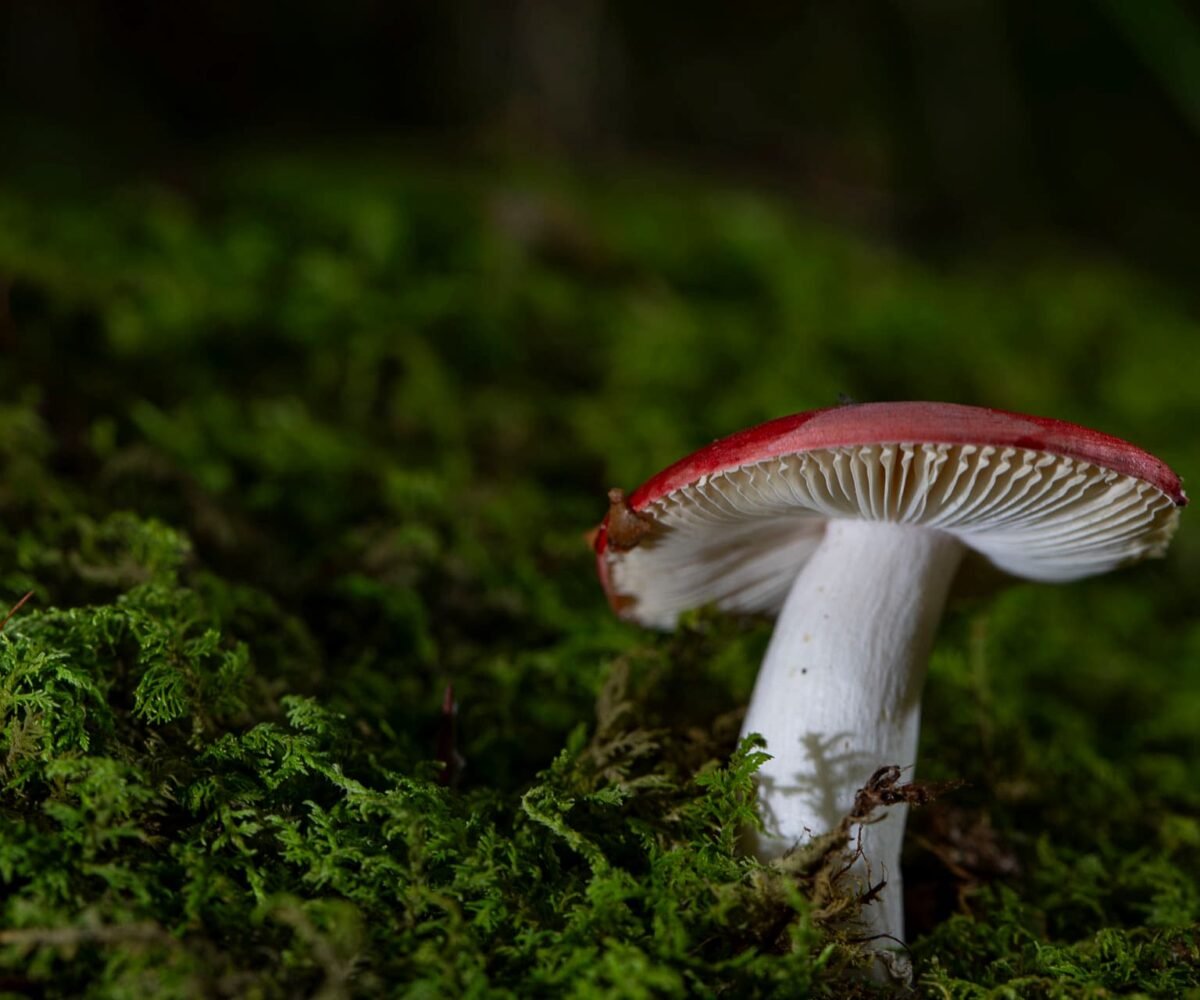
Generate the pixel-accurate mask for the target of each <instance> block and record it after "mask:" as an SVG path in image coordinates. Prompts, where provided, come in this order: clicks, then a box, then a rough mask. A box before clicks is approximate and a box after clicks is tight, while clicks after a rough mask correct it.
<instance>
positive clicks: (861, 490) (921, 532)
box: [595, 402, 1187, 949]
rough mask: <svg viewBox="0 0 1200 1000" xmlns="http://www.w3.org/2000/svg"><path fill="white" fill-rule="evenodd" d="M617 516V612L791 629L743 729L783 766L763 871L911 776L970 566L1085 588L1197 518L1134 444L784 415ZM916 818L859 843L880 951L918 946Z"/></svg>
mask: <svg viewBox="0 0 1200 1000" xmlns="http://www.w3.org/2000/svg"><path fill="white" fill-rule="evenodd" d="M609 499H610V504H611V508H610V511H609V514H608V516H607V517H606V518H605V519H604V521H603V523H601V525H600V527H599V530H598V532H597V534H596V539H595V549H596V554H597V565H598V571H599V576H600V580H601V583H602V584H603V586H604V589H605V592H606V593H607V595H608V598H609V601H610V603H611V605H612V607H613V609H614V610H615V611H616V612H617V613H618V614H619V615H620V616H621V617H623V618H627V619H629V620H631V621H635V622H639V623H641V624H643V625H648V626H652V627H656V628H662V629H669V628H671V627H672V626H674V624H675V622H676V619H677V618H678V616H679V615H680V613H681V612H683V611H685V610H687V609H689V608H694V607H697V606H700V605H705V604H715V605H716V606H717V607H718V608H722V609H726V610H729V611H734V612H748V613H761V612H766V613H768V614H775V615H777V616H778V618H777V622H776V625H775V631H774V634H773V635H772V637H771V641H770V645H769V646H768V648H767V653H766V657H765V659H764V660H763V663H762V667H761V669H760V671H759V675H758V680H757V682H756V684H755V687H754V694H753V697H752V699H751V702H750V707H749V710H748V711H747V713H746V719H745V723H744V725H743V727H742V731H743V734H748V733H760V734H762V735H763V736H764V737H765V738H766V741H767V750H768V752H769V753H771V754H772V757H771V759H770V760H769V761H768V762H767V763H766V764H764V765H763V767H762V769H761V771H760V772H759V803H760V809H761V813H762V816H763V820H764V830H763V831H762V832H761V833H757V834H755V835H754V843H753V849H754V851H755V853H756V854H757V855H758V857H759V858H761V859H763V860H764V861H770V860H772V859H775V858H778V857H780V856H781V855H783V854H785V853H787V852H789V851H790V850H792V849H793V848H794V847H795V846H797V845H800V844H803V843H804V842H805V840H806V839H807V838H810V837H813V836H816V835H819V834H822V833H826V832H828V831H830V830H833V829H834V828H835V827H836V826H837V824H838V822H839V820H840V819H841V818H842V817H844V816H846V815H848V814H849V813H850V810H851V808H852V807H853V805H854V799H855V792H856V790H857V789H859V788H861V787H863V786H864V785H865V784H866V783H867V781H868V779H869V778H870V777H871V775H872V774H874V773H875V772H876V771H877V770H878V769H879V768H880V767H885V766H887V767H891V766H899V767H903V768H909V767H911V766H912V765H913V764H914V762H915V760H916V755H917V742H918V729H919V725H920V716H921V689H922V687H923V684H924V678H925V666H926V660H927V658H928V655H929V651H930V648H931V646H932V644H933V637H934V633H935V631H936V629H937V625H938V620H939V618H940V617H941V614H942V609H943V606H944V604H945V602H946V597H947V594H948V592H949V590H950V586H951V583H952V581H953V580H954V577H955V574H956V572H957V570H958V568H959V564H960V563H961V562H962V560H963V557H964V555H966V554H968V553H976V554H978V555H979V556H982V557H984V558H985V559H986V560H987V561H988V562H990V563H991V564H992V565H993V566H994V567H996V568H998V569H999V570H1002V571H1004V572H1005V573H1007V574H1011V575H1013V576H1016V577H1020V578H1024V579H1029V580H1040V581H1047V582H1061V581H1068V580H1075V579H1079V578H1081V577H1085V576H1090V575H1092V574H1096V573H1103V572H1106V571H1108V570H1110V569H1113V568H1115V567H1117V566H1123V565H1125V564H1127V563H1131V562H1136V561H1137V560H1140V559H1143V558H1146V557H1149V556H1160V555H1162V554H1163V553H1164V551H1165V549H1166V547H1167V543H1168V541H1169V540H1170V538H1171V535H1172V533H1173V532H1174V530H1175V526H1176V523H1177V521H1178V516H1179V511H1178V508H1180V507H1183V506H1184V505H1185V504H1186V503H1187V497H1186V496H1185V495H1184V492H1183V489H1182V487H1181V485H1180V481H1179V477H1178V476H1177V475H1176V474H1175V473H1174V472H1172V471H1171V469H1170V468H1168V467H1167V466H1166V465H1165V464H1164V463H1163V462H1161V461H1159V460H1158V459H1156V458H1154V457H1153V456H1151V455H1149V454H1147V453H1146V452H1144V451H1142V450H1141V449H1139V448H1136V447H1134V446H1133V445H1131V444H1128V443H1127V442H1125V441H1122V440H1120V439H1118V438H1114V437H1110V436H1109V435H1107V434H1102V433H1099V432H1097V431H1093V430H1088V429H1086V428H1083V427H1079V426H1076V425H1074V424H1069V423H1065V422H1063V421H1059V420H1051V419H1047V418H1044V417H1029V416H1021V415H1019V414H1015V413H1007V412H1003V411H999V410H991V409H983V408H979V407H972V406H960V405H955V404H950V403H922V402H909V403H866V404H853V405H847V406H840V407H836V408H833V409H826V410H816V411H812V412H808V413H799V414H795V415H793V416H789V417H782V418H780V419H778V420H773V421H770V422H769V423H765V424H762V425H760V426H758V427H753V428H751V429H749V430H745V431H741V432H740V433H737V434H734V435H732V436H730V437H727V438H723V439H721V440H719V441H716V442H714V443H712V444H710V445H708V446H707V447H705V448H701V449H700V450H699V451H697V452H695V453H694V454H692V455H689V456H688V457H686V458H684V459H682V460H680V461H679V462H676V463H675V464H674V465H672V466H670V467H669V468H667V469H665V470H664V471H662V472H660V473H659V474H658V475H656V476H654V477H652V478H651V479H649V480H647V481H646V482H645V483H643V484H642V486H640V487H639V488H638V489H637V490H635V491H634V492H633V494H632V495H630V496H629V498H628V499H626V498H625V496H624V495H623V494H622V493H621V491H619V490H614V491H612V492H611V493H610V494H609ZM905 813H906V806H904V805H903V804H899V805H896V806H893V807H891V808H890V809H889V810H888V812H887V813H886V814H885V815H884V816H883V817H882V819H880V820H878V821H877V822H872V823H869V824H862V825H860V826H858V827H857V829H855V830H854V831H853V835H854V837H855V838H856V839H855V843H856V844H858V845H861V851H856V852H855V857H854V860H853V862H852V865H851V871H852V872H853V873H854V874H855V876H856V878H857V879H858V881H859V882H860V884H862V885H863V886H864V896H865V898H869V899H871V900H872V902H871V904H870V905H868V906H865V907H864V912H863V918H862V919H863V921H864V923H865V925H866V926H865V931H866V934H867V936H868V937H870V938H873V939H875V940H876V941H877V942H879V943H877V944H876V945H875V947H876V948H880V949H882V948H886V947H890V946H891V942H889V943H888V944H883V943H882V942H885V941H887V940H888V939H893V941H894V942H895V943H899V944H902V943H903V939H904V915H903V899H902V891H901V878H900V846H901V841H902V839H903V835H904V821H905ZM880 882H886V888H884V889H883V890H881V891H880V892H877V893H876V892H871V893H866V892H865V888H866V887H867V886H875V887H877V886H878V883H880Z"/></svg>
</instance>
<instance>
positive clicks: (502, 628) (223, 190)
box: [0, 157, 1200, 998]
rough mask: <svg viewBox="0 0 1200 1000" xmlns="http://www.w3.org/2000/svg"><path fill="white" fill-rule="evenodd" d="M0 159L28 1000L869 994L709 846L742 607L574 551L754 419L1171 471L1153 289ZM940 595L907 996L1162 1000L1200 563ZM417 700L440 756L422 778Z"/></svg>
mask: <svg viewBox="0 0 1200 1000" xmlns="http://www.w3.org/2000/svg"><path fill="white" fill-rule="evenodd" d="M196 176H197V178H198V180H197V183H196V184H195V185H192V186H189V189H188V193H183V192H180V191H171V190H167V189H166V188H164V187H162V186H156V185H132V186H130V187H129V188H128V189H125V190H110V191H98V192H96V193H95V196H94V197H93V198H91V199H90V200H89V201H88V202H86V203H83V202H79V201H72V200H70V199H69V198H67V197H65V196H60V195H57V194H55V193H54V192H46V191H38V190H35V189H31V188H17V187H13V186H7V187H5V186H3V185H0V289H2V290H3V296H2V297H0V303H3V304H4V308H0V350H2V351H3V352H4V362H5V363H4V364H3V366H0V397H2V398H3V399H5V400H7V402H6V403H5V404H4V406H3V407H0V525H2V526H3V527H2V530H0V583H2V584H3V587H2V589H0V595H4V596H3V599H4V600H6V601H7V602H8V603H10V604H11V603H14V602H15V601H16V600H17V599H18V598H19V597H20V596H21V594H23V593H24V592H25V591H26V590H29V589H32V590H33V591H34V592H35V597H34V599H33V600H32V601H31V603H29V604H27V605H26V606H25V607H24V608H22V609H21V610H20V611H19V612H18V613H17V614H16V615H15V616H14V617H13V619H12V620H11V621H10V622H9V623H8V625H7V626H6V627H5V628H4V630H3V632H0V881H2V882H3V887H4V892H3V893H2V894H0V927H2V928H3V929H0V981H2V982H3V984H4V988H7V989H11V990H13V991H15V992H16V993H17V994H18V995H19V994H21V993H22V992H24V993H29V992H35V993H36V992H39V991H40V992H41V993H43V994H44V995H49V996H67V995H92V996H129V997H140V996H146V995H163V996H175V995H179V996H183V995H189V996H194V995H197V994H199V995H206V996H207V995H212V996H262V997H274V996H278V997H291V996H297V995H309V994H315V995H323V996H327V997H334V996H348V995H354V996H359V995H361V996H368V995H380V994H384V995H397V996H399V995H404V996H411V997H422V996H428V997H435V996H436V997H440V996H457V995H469V996H498V997H502V996H510V997H522V996H532V995H570V996H613V997H650V996H656V997H657V996H681V997H682V996H801V995H815V996H831V997H850V996H854V995H858V994H866V993H869V992H870V989H871V988H870V986H869V984H868V983H867V982H866V981H864V980H863V979H862V977H861V971H860V970H861V963H860V960H859V957H858V956H857V955H856V953H855V950H854V948H853V947H852V945H850V944H849V943H847V942H846V940H845V935H844V933H843V929H841V928H840V927H839V926H838V923H837V920H836V919H833V918H832V917H831V914H830V911H829V910H828V908H826V907H822V906H820V905H815V904H814V901H813V896H814V894H813V891H812V890H813V886H814V885H815V884H816V882H815V881H814V880H815V879H817V877H818V874H817V873H814V872H813V871H812V870H805V869H801V870H798V871H793V872H792V873H791V874H790V875H788V876H786V877H784V876H780V875H779V874H778V873H775V874H773V875H772V874H768V873H764V872H763V871H762V870H761V869H760V868H759V867H758V866H757V865H756V864H755V863H753V862H751V861H749V860H748V859H746V858H744V857H742V856H741V854H740V852H739V851H738V847H737V836H738V831H739V829H740V828H741V827H742V825H743V824H744V823H746V822H749V821H751V818H752V817H751V808H752V806H751V803H752V797H751V788H752V772H753V769H754V767H755V764H756V762H757V761H758V760H759V759H760V758H759V756H758V754H759V750H758V749H757V748H756V747H755V746H754V745H752V744H749V743H747V744H743V745H741V746H739V745H738V743H737V739H736V737H737V731H738V715H737V711H738V709H739V707H740V706H742V705H744V704H745V701H746V699H747V697H748V695H749V690H750V686H751V684H752V683H753V677H754V671H755V667H756V664H757V663H758V661H759V659H760V658H761V656H762V652H763V648H764V645H765V642H766V638H767V634H768V628H767V627H766V626H765V625H764V624H763V623H755V622H739V621H732V620H729V619H725V618H721V617H719V616H714V615H711V614H707V613H698V614H696V615H694V616H692V617H690V618H689V619H688V621H687V622H686V623H685V625H684V627H682V628H681V629H680V631H679V632H678V633H677V634H676V635H673V636H656V635H649V634H646V633H643V632H641V631H640V630H637V629H634V628H631V627H629V626H626V625H623V624H620V623H618V622H616V621H615V620H614V619H613V617H612V615H611V614H610V612H609V610H608V608H607V607H606V606H605V605H604V602H603V599H602V597H601V595H600V593H599V589H598V587H597V586H596V584H595V581H594V567H593V565H592V560H591V556H590V554H589V552H588V551H587V547H586V545H585V544H584V541H583V537H582V536H583V533H584V532H585V531H586V529H587V528H588V527H590V526H591V525H592V524H594V523H595V522H596V520H598V518H599V517H600V516H601V514H602V513H603V509H604V503H603V496H604V489H605V488H606V487H608V486H611V485H622V486H625V487H630V486H633V485H635V484H636V483H637V482H638V481H640V480H641V479H643V478H645V477H646V476H647V475H649V474H650V473H651V472H653V471H654V470H655V469H657V468H659V467H661V466H662V465H663V464H665V463H666V462H668V461H670V460H672V459H674V458H677V457H679V455H681V454H683V453H684V452H686V451H687V450H689V449H691V448H693V447H695V446H697V445H699V444H701V443H703V442H704V441H706V440H709V439H711V438H712V437H715V436H718V435H720V434H722V433H726V432H728V431H730V430H733V429H735V428H737V427H740V426H743V425H745V424H747V423H750V422H752V421H754V420H757V419H761V418H766V417H770V416H775V415H778V414H781V413H785V412H791V411H795V410H800V409H805V408H809V407H814V406H820V405H827V404H829V403H831V402H833V401H834V400H835V399H836V397H837V394H838V393H839V392H845V393H848V394H849V395H851V396H853V397H855V398H858V399H864V400H866V399H876V398H880V399H882V398H946V399H952V400H958V401H962V402H969V403H978V404H985V405H995V406H1002V407H1006V408H1013V409H1028V410H1030V411H1033V412H1044V413H1048V414H1052V415H1056V416H1061V417H1065V418H1068V419H1076V420H1079V421H1082V422H1086V423H1092V424H1095V425H1096V426H1099V427H1101V428H1104V429H1106V430H1109V431H1112V432H1115V433H1118V434H1124V435H1127V436H1130V437H1134V438H1136V439H1138V440H1139V441H1140V442H1141V443H1143V444H1145V445H1147V446H1148V447H1150V448H1151V449H1152V450H1154V451H1155V452H1157V453H1158V454H1161V455H1162V456H1163V457H1165V458H1166V459H1167V460H1168V461H1170V462H1171V463H1172V464H1174V465H1175V466H1176V467H1177V468H1179V469H1181V470H1182V471H1184V472H1185V473H1186V472H1188V470H1190V469H1193V468H1196V467H1200V443H1198V439H1197V438H1196V436H1195V435H1194V434H1193V433H1191V429H1192V428H1193V427H1195V426H1196V424H1197V422H1198V421H1200V394H1198V393H1196V392H1195V390H1194V388H1193V387H1194V386H1195V385H1197V384H1200V356H1198V355H1197V354H1196V352H1195V351H1194V349H1193V345H1194V343H1195V342H1196V340H1197V334H1198V333H1200V327H1198V324H1197V322H1196V320H1195V317H1194V315H1193V313H1192V312H1191V311H1190V307H1189V306H1188V305H1187V304H1186V303H1181V302H1179V301H1177V300H1176V299H1175V297H1173V296H1172V294H1171V293H1169V292H1168V291H1167V290H1165V289H1162V288H1160V287H1157V286H1154V285H1152V284H1150V283H1148V282H1146V281H1144V280H1142V279H1140V278H1138V277H1137V276H1134V275H1130V274H1128V273H1126V272H1124V271H1122V270H1120V269H1119V268H1117V267H1115V266H1113V265H1112V264H1110V263H1107V262H1103V261H1095V260H1090V261H1089V260H1081V259H1078V258H1076V257H1073V256H1071V255H1070V254H1069V252H1068V251H1067V250H1063V249H1060V250H1058V251H1054V252H1047V251H1045V250H1042V251H1039V252H1037V253H1034V254H1033V255H1032V256H1031V255H1030V254H1029V253H1028V252H1027V249H1028V248H1018V252H1017V253H1015V254H1013V256H1012V257H1011V259H997V260H993V261H991V262H990V263H988V264H987V265H983V264H979V265H977V266H974V267H971V268H957V269H955V270H954V271H953V272H950V273H938V272H934V271H932V270H930V269H928V268H926V267H923V266H920V265H917V264H914V263H912V262H909V261H906V260H903V259H900V258H897V257H896V256H895V255H893V254H889V253H886V252H884V251H881V250H879V249H876V248H872V247H869V246H866V245H864V244H863V243H862V242H860V241H857V240H855V239H852V238H850V237H848V236H846V235H845V234H841V233H836V232H830V231H828V230H826V229H823V228H822V227H820V226H816V225H814V224H812V223H810V222H807V221H805V220H804V219H803V218H801V217H799V216H798V215H796V214H795V213H793V212H790V211H788V210H786V209H784V208H783V207H782V206H780V205H777V204H773V203H770V202H768V201H765V200H763V199H760V198H757V197H754V196H750V195H746V194H742V193H737V192H724V191H714V190H711V189H709V188H704V187H701V186H698V185H694V184H691V183H688V182H682V181H680V180H679V179H678V178H654V177H647V178H640V179H639V178H635V179H634V180H629V179H613V178H592V179H590V180H589V181H588V183H587V184H586V185H584V184H582V183H577V182H572V181H567V180H563V179H556V180H547V179H546V178H545V177H539V176H536V175H525V176H521V175H508V176H504V177H502V178H499V179H498V178H497V177H495V176H487V177H485V176H476V175H473V174H469V173H454V172H442V173H438V174H433V173H429V172H423V171H421V170H419V169H416V168H414V167H412V166H411V165H406V164H404V163H401V162H396V161H393V160H386V159H385V160H373V159H371V158H366V157H364V158H360V159H353V158H347V159H345V160H343V161H341V162H330V161H324V162H322V161H317V160H308V161H302V160H299V159H290V160H288V159H281V160H273V161H266V160H262V159H254V158H248V157H240V158H233V159H230V160H228V161H226V162H224V163H211V164H207V165H202V166H199V167H197V175H196ZM1187 522H1188V518H1187V517H1185V518H1184V527H1183V530H1182V532H1181V533H1180V537H1179V539H1178V541H1177V543H1176V545H1175V547H1174V550H1173V553H1172V555H1171V556H1170V558H1169V559H1168V560H1167V561H1165V562H1163V563H1160V564H1156V565H1152V566H1144V567H1139V568H1136V569H1133V570H1131V571H1128V572H1125V573H1122V574H1117V575H1114V576H1111V577H1108V578H1104V579H1101V580H1096V581H1090V582H1086V583H1083V584H1078V585H1074V586H1072V587H1068V588H1049V587H1039V588H1033V587H1030V588H1020V589H1014V590H1010V591H1007V592H1005V593H1002V594H1000V595H999V596H997V597H996V598H994V599H991V600H989V601H988V602H987V603H986V604H985V603H980V602H976V603H972V604H967V605H965V606H963V607H959V608H956V609H952V610H951V612H950V615H949V616H948V619H947V621H946V625H945V627H944V629H943V632H942V635H941V637H940V639H939V644H938V648H937V650H936V652H935V655H934V660H933V665H932V669H931V674H930V680H929V687H928V696H927V708H926V711H925V719H926V721H925V731H924V733H923V737H922V764H921V769H922V776H923V777H927V778H930V779H934V780H939V781H940V780H954V781H962V782H964V784H963V785H962V786H960V787H958V788H956V789H955V790H953V791H950V792H947V793H946V794H945V795H943V796H942V798H940V799H939V800H938V801H936V802H934V803H933V804H931V805H929V806H927V807H925V808H924V809H922V810H917V811H915V812H914V814H913V817H912V819H911V821H910V826H911V829H912V836H911V837H910V838H909V849H908V855H907V859H906V864H907V867H908V875H907V878H908V890H909V892H908V895H909V902H910V904H911V908H912V912H911V913H910V925H911V926H912V928H913V932H914V937H915V940H914V943H913V953H914V958H915V961H916V977H917V978H916V985H915V987H914V990H915V992H916V993H917V994H918V995H924V996H931V997H944V996H951V997H972V998H973V997H1010V996H1012V997H1037V996H1046V997H1081V998H1082V997H1099V996H1111V995H1128V996H1155V997H1159V996H1161V997H1178V996H1186V995H1188V991H1189V990H1192V991H1196V990H1200V945H1198V944H1197V938H1196V928H1197V927H1198V926H1200V888H1198V886H1197V872H1198V871H1200V822H1198V819H1197V817H1200V791H1198V790H1197V789H1198V788H1200V786H1198V785H1197V783H1196V782H1195V781H1194V778H1193V776H1194V774H1195V772H1196V769H1197V766H1198V765H1200V735H1198V730H1197V728H1196V726H1195V720H1196V718H1197V717H1198V713H1200V625H1198V624H1197V620H1196V616H1195V608H1196V607H1197V606H1200V543H1198V542H1196V541H1195V540H1194V538H1193V536H1194V533H1193V532H1192V531H1191V530H1190V527H1189V525H1188V523H1187ZM448 681H453V683H454V690H455V692H456V695H457V698H458V701H459V704H460V712H459V716H458V720H457V734H458V739H457V746H458V751H459V753H461V755H462V757H463V758H464V759H465V767H464V768H463V769H462V770H461V773H460V774H458V775H457V776H456V778H457V780H456V783H455V784H454V787H449V786H445V785H442V784H440V783H439V780H438V779H439V774H440V767H439V765H438V764H437V763H436V762H435V761H434V758H435V756H436V755H437V753H438V750H437V748H438V746H439V740H442V741H443V742H444V738H445V735H446V726H447V722H446V720H445V719H444V718H443V716H442V714H441V712H440V710H439V707H440V705H441V702H442V697H443V693H444V690H445V685H446V683H447V682H448Z"/></svg>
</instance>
